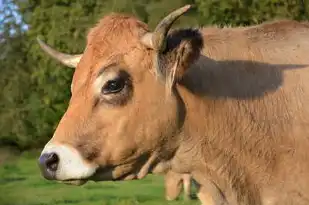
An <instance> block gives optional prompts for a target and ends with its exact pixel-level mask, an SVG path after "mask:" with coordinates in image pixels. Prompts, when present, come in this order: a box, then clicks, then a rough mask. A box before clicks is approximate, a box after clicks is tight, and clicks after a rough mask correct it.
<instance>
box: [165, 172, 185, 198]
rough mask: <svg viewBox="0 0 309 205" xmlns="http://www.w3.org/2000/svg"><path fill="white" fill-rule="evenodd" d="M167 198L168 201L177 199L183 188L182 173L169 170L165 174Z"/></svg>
mask: <svg viewBox="0 0 309 205" xmlns="http://www.w3.org/2000/svg"><path fill="white" fill-rule="evenodd" d="M164 180H165V181H164V182H165V198H166V200H168V201H171V200H175V199H176V198H177V197H178V196H179V194H180V192H181V189H182V180H183V179H182V174H178V173H175V172H173V171H168V172H167V173H166V174H165V176H164Z"/></svg>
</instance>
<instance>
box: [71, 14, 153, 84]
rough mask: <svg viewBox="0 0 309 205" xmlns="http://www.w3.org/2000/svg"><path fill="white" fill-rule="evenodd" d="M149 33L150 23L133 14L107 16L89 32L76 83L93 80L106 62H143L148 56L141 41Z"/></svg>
mask: <svg viewBox="0 0 309 205" xmlns="http://www.w3.org/2000/svg"><path fill="white" fill-rule="evenodd" d="M146 32H148V26H147V25H146V24H145V23H143V22H141V21H140V20H138V19H137V18H135V17H133V16H129V15H123V14H117V13H112V14H110V15H107V16H105V17H104V18H103V19H101V21H100V22H99V23H98V24H97V25H96V26H95V27H94V28H92V29H91V30H90V31H89V33H88V36H87V46H86V49H85V51H84V54H83V57H82V59H81V61H80V63H79V65H78V67H77V68H76V70H75V73H74V76H73V81H72V84H73V86H74V87H76V86H79V85H81V84H84V83H91V78H92V79H93V76H96V74H97V72H99V69H101V68H102V67H104V66H105V65H108V64H111V63H113V64H118V65H125V64H126V65H129V66H132V67H134V64H137V63H141V62H142V61H143V59H142V58H144V57H145V56H147V51H146V50H145V47H144V46H143V45H142V44H141V43H140V39H141V36H142V35H143V34H145V33H146ZM86 81H87V82H86Z"/></svg>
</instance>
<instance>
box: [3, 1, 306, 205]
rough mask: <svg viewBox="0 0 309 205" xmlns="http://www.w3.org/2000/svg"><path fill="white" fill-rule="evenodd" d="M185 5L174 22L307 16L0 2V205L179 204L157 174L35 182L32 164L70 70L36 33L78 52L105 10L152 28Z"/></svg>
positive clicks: (235, 6) (273, 4) (212, 5)
mask: <svg viewBox="0 0 309 205" xmlns="http://www.w3.org/2000/svg"><path fill="white" fill-rule="evenodd" d="M185 4H194V5H196V7H195V8H194V9H193V10H191V11H190V12H189V13H188V14H187V15H185V16H183V17H181V18H180V19H179V20H178V21H177V22H176V24H175V27H180V26H181V27H201V26H207V25H213V24H216V25H219V26H221V27H222V26H245V25H253V24H258V23H262V22H265V21H268V20H274V19H282V18H285V19H295V20H307V19H308V17H309V16H308V15H309V14H308V12H309V0H0V90H1V91H0V204H1V205H19V204H20V205H30V204H31V205H39V204H48V205H49V204H50V205H51V204H53V205H56V204H87V205H92V204H147V205H149V204H162V203H165V204H166V203H168V204H173V203H174V204H182V203H186V202H183V201H182V200H180V201H178V202H166V201H165V200H164V194H163V193H164V190H163V179H162V177H160V176H150V177H147V178H146V179H145V180H142V181H135V182H121V183H118V182H117V183H96V184H95V183H89V184H87V185H85V186H83V187H72V186H67V185H62V184H57V183H55V182H47V181H46V180H43V179H42V178H41V177H40V175H39V172H38V171H39V170H38V168H37V165H36V158H37V156H38V153H39V152H38V151H39V150H40V149H41V148H42V147H43V145H44V144H45V143H46V142H47V141H48V140H49V139H50V137H51V136H52V133H53V131H54V129H55V127H56V125H57V123H58V121H59V120H60V117H61V116H62V114H63V113H64V111H65V109H66V107H67V103H68V100H69V97H70V82H71V78H72V74H73V69H67V68H65V67H64V66H62V65H60V64H59V63H57V62H56V61H54V60H52V59H51V58H49V57H48V56H47V55H45V54H44V53H43V52H42V51H41V50H40V48H39V45H38V44H37V43H36V37H37V36H40V37H41V39H42V40H44V41H45V42H47V43H48V44H50V45H51V46H53V47H55V48H57V49H58V50H60V51H63V52H68V53H81V52H82V51H83V49H84V47H85V35H86V33H87V30H88V28H90V27H92V26H94V24H95V23H96V22H97V21H98V20H99V19H100V18H101V17H103V16H104V15H105V14H107V13H109V12H111V11H114V12H125V13H131V14H134V15H136V16H137V17H138V18H140V19H141V20H142V21H144V22H146V23H148V25H149V26H150V28H154V27H155V26H156V24H157V23H158V22H159V21H160V19H161V18H163V17H164V16H165V15H167V14H168V13H169V12H170V11H172V10H174V9H176V8H178V7H181V6H183V5H185ZM188 203H189V204H199V203H198V202H196V201H193V202H188Z"/></svg>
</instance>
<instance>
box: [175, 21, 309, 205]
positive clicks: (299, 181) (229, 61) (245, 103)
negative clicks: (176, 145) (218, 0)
mask: <svg viewBox="0 0 309 205" xmlns="http://www.w3.org/2000/svg"><path fill="white" fill-rule="evenodd" d="M203 34H204V45H205V48H204V51H203V56H201V57H200V60H199V61H198V62H197V63H196V64H195V66H194V67H192V69H189V71H188V73H187V75H186V77H185V78H184V79H183V82H182V83H183V84H185V86H186V88H187V89H189V90H190V92H187V91H185V90H182V89H181V91H180V92H181V93H182V96H184V99H185V100H184V101H187V103H186V104H187V105H189V107H188V109H189V110H190V111H192V112H188V113H195V114H191V116H188V119H190V120H191V122H193V123H192V124H190V126H191V127H190V128H187V129H190V130H191V131H192V130H193V129H200V127H201V126H202V127H204V129H205V131H204V132H205V134H204V136H200V137H202V138H204V141H205V140H206V139H207V146H205V147H203V148H204V156H205V159H206V161H207V162H208V163H209V166H210V167H211V168H212V169H213V170H216V171H215V172H213V173H209V174H210V175H217V176H215V177H217V179H216V180H218V184H220V183H221V184H226V183H227V181H228V183H230V184H232V186H233V188H232V189H231V190H232V191H231V190H230V188H228V187H226V189H227V190H228V191H230V192H231V193H234V194H235V193H237V194H235V195H233V194H231V200H233V199H232V198H234V200H236V198H237V197H240V198H243V201H244V202H247V203H250V204H259V203H260V202H261V201H263V202H264V203H265V204H276V203H279V202H280V203H281V204H305V203H308V201H306V200H307V199H308V200H309V162H308V159H309V158H308V157H309V155H308V154H307V153H308V151H307V149H308V148H309V141H308V139H309V126H308V125H309V106H308V105H307V104H308V103H309V56H308V55H309V26H308V25H307V24H306V23H297V22H294V21H281V22H274V23H268V24H263V25H260V26H255V27H248V28H225V29H216V28H210V29H204V30H203ZM192 94H195V95H192ZM190 105H191V106H192V107H190ZM194 110H197V111H198V113H199V114H197V113H196V112H194ZM188 115H190V114H188ZM201 115H204V116H201ZM201 118H206V120H204V121H202V123H203V125H201V124H200V123H201V122H200V121H201V120H199V119H201ZM198 127H199V128H198ZM205 136H207V137H205ZM205 144H206V142H205ZM269 184H273V185H274V186H269ZM223 186H225V185H223ZM235 191H236V192H235ZM260 194H261V201H260ZM288 199H289V200H288ZM266 202H267V203H266ZM280 203H279V204H280Z"/></svg>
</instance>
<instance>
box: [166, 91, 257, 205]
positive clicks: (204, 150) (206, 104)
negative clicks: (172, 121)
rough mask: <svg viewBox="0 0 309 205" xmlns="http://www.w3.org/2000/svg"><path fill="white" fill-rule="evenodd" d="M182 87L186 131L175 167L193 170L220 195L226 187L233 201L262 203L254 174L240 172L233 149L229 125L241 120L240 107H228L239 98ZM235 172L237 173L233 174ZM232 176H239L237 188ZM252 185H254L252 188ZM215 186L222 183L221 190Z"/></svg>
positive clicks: (175, 169)
mask: <svg viewBox="0 0 309 205" xmlns="http://www.w3.org/2000/svg"><path fill="white" fill-rule="evenodd" d="M178 90H179V93H180V96H181V97H182V99H183V101H184V104H185V105H186V109H187V110H186V119H185V124H184V128H183V132H182V133H181V134H180V136H179V137H180V138H182V139H183V143H181V144H180V147H179V149H178V151H177V152H176V154H175V156H174V158H173V160H172V161H171V165H172V169H173V170H174V171H176V172H190V173H193V175H194V177H195V178H196V179H197V181H198V182H199V183H201V184H202V185H203V184H204V185H205V186H208V187H211V188H210V189H211V190H209V191H210V192H212V191H214V192H215V193H217V194H216V196H217V197H219V193H220V192H221V191H222V192H223V193H224V196H225V197H227V198H228V201H229V203H230V204H234V203H233V202H235V203H236V201H239V197H240V198H242V199H241V200H240V201H242V202H243V203H238V202H237V204H252V205H254V204H259V203H260V202H259V200H260V199H259V193H256V192H258V191H257V190H255V187H254V185H253V184H254V183H252V184H251V183H250V182H249V181H250V178H248V179H247V178H246V174H247V173H246V172H243V170H241V171H240V172H243V173H239V174H240V175H241V176H240V177H239V176H238V175H237V174H238V173H237V171H236V170H237V169H242V167H241V164H239V163H238V162H235V164H233V163H234V162H233V158H232V156H233V153H232V152H229V150H231V149H233V147H232V146H233V145H232V144H233V143H232V142H231V143H229V142H228V141H227V140H228V139H229V138H230V137H229V136H230V135H231V134H233V132H232V130H229V129H233V127H234V125H236V124H237V123H236V122H234V120H235V119H234V118H233V116H234V114H235V113H237V112H238V111H237V110H236V109H237V108H236V107H235V106H232V107H233V109H234V110H233V112H234V114H233V112H231V113H229V112H230V111H232V110H229V109H228V107H230V106H229V105H228V103H235V102H229V101H227V100H222V101H221V100H218V99H216V100H212V99H210V98H206V97H205V98H202V97H199V96H197V95H194V94H193V93H191V92H189V91H188V90H186V89H185V88H184V87H179V89H178ZM227 128H228V129H227ZM237 129H238V128H235V130H234V131H235V132H240V130H241V128H239V129H238V130H237ZM222 144H224V146H223V145H222ZM222 147H224V149H225V150H222ZM231 169H234V170H231ZM232 173H233V174H234V173H236V175H233V176H232V175H230V174H232ZM231 180H235V181H234V182H233V183H235V184H234V185H235V186H236V188H235V187H233V188H231V187H230V186H229V185H230V184H231ZM243 180H244V181H243ZM242 183H243V184H242ZM209 184H211V185H213V186H210V185H209ZM251 185H252V186H253V187H251V188H252V189H251V190H250V186H251ZM214 187H218V188H217V190H213V189H214ZM242 187H246V190H242ZM240 195H241V196H240ZM253 196H254V197H253ZM219 198H220V197H219Z"/></svg>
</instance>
